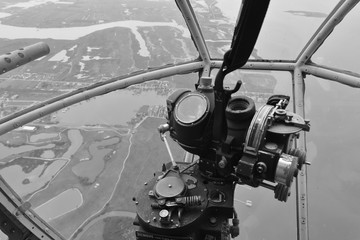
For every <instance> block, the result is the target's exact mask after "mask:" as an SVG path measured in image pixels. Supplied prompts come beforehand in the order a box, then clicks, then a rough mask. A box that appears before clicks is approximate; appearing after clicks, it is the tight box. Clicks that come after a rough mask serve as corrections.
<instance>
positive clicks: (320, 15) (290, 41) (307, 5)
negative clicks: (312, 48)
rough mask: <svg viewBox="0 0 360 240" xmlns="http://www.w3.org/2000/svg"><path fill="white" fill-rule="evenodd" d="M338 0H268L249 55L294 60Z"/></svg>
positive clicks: (254, 57)
mask: <svg viewBox="0 0 360 240" xmlns="http://www.w3.org/2000/svg"><path fill="white" fill-rule="evenodd" d="M337 2H338V1H337V0H331V1H322V0H316V1H314V0H306V1H304V0H299V1H287V0H280V1H271V2H270V5H269V9H268V12H267V14H266V17H265V20H264V23H263V26H262V29H261V32H260V35H259V38H258V40H257V42H256V45H255V49H254V53H253V55H252V56H251V58H253V59H256V58H262V59H286V60H295V59H296V57H297V56H298V54H299V53H300V51H301V50H302V48H303V47H304V46H305V44H306V43H307V42H308V40H309V38H310V37H311V36H312V35H313V34H314V32H315V31H316V30H317V28H318V27H319V26H320V24H321V23H322V22H323V21H324V20H325V18H326V16H327V15H328V14H329V13H330V12H331V10H332V9H333V8H334V7H335V5H336V3H337Z"/></svg>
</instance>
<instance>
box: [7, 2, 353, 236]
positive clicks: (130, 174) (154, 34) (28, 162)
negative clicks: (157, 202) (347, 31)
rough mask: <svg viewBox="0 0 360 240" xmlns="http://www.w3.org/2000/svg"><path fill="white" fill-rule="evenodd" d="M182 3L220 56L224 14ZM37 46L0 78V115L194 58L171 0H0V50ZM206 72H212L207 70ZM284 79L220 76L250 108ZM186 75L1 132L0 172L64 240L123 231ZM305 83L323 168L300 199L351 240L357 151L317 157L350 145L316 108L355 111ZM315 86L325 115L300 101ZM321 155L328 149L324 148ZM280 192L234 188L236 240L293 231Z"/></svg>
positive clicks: (128, 230) (311, 148) (286, 87)
mask: <svg viewBox="0 0 360 240" xmlns="http://www.w3.org/2000/svg"><path fill="white" fill-rule="evenodd" d="M190 2H191V4H192V5H193V7H194V10H195V11H196V14H197V17H198V18H199V22H200V24H202V25H203V28H202V30H203V31H204V36H205V37H206V39H207V42H208V43H209V45H208V47H209V48H210V49H209V50H210V52H213V53H214V55H213V56H216V57H217V58H221V57H222V56H223V54H224V53H225V51H226V50H227V49H228V48H229V44H230V40H231V37H232V32H233V26H234V21H235V19H230V18H229V17H228V16H227V15H226V14H225V12H222V11H221V8H220V7H219V6H218V1H216V0H202V1H190ZM286 14H293V15H294V16H295V17H299V18H301V17H303V18H304V17H308V18H311V17H316V18H323V17H324V16H326V14H323V13H320V12H316V14H312V15H311V14H309V13H307V14H305V15H304V14H303V12H297V11H290V10H289V11H288V12H286ZM208 19H210V21H207V20H208ZM214 26H216V29H217V31H214ZM37 42H45V43H46V44H48V45H49V47H50V54H48V55H47V56H44V57H42V58H40V59H37V60H35V61H33V62H31V63H28V64H26V65H24V66H22V67H19V68H17V69H15V70H13V71H11V72H8V73H5V74H2V75H1V76H0V119H1V118H4V117H6V116H10V115H11V114H14V113H15V112H18V111H20V110H23V109H26V108H29V107H32V106H35V105H37V104H40V103H41V102H42V101H46V100H49V99H53V98H55V97H58V96H61V95H63V94H67V93H71V92H72V91H75V90H78V89H81V88H84V87H88V86H91V85H92V84H96V83H102V82H106V81H117V80H118V79H119V76H124V75H127V74H129V73H132V72H137V71H139V72H141V71H143V70H147V69H152V68H155V67H161V66H165V65H167V64H179V63H182V62H187V61H190V60H194V59H197V58H198V52H197V50H196V47H195V46H194V44H193V41H192V39H191V35H190V32H189V31H188V29H187V26H186V23H185V21H184V19H183V16H182V14H181V12H180V11H179V9H178V8H177V6H176V3H175V2H174V1H170V0H169V1H167V0H164V1H160V0H147V1H143V0H122V1H118V0H30V1H24V0H12V1H2V0H0V54H3V53H6V52H9V51H12V50H15V49H18V48H20V47H24V46H28V45H31V44H34V43H37ZM252 58H256V59H261V52H260V51H257V50H256V49H254V51H253V53H252ZM211 75H212V76H213V77H214V76H215V75H216V71H215V70H214V71H213V72H212V73H211ZM290 75H291V74H290V73H275V72H270V71H258V72H255V73H254V71H253V72H251V73H250V72H249V71H245V70H244V71H242V70H241V71H235V72H234V73H232V74H231V78H230V79H228V84H229V85H233V84H235V82H236V80H238V79H241V80H242V81H243V86H242V89H241V93H242V94H245V95H247V96H249V97H251V98H252V99H254V100H255V102H256V106H257V107H259V106H261V105H262V104H264V103H266V100H267V99H268V97H270V96H271V95H273V94H285V93H286V94H289V95H291V91H292V83H291V82H290V81H283V80H284V79H286V80H289V79H291V76H290ZM198 78H199V75H198V73H197V72H195V73H192V72H191V73H188V74H184V75H176V76H172V77H165V78H162V79H157V80H153V81H148V82H144V83H142V84H137V85H133V86H130V87H128V88H126V89H123V90H118V91H114V92H111V93H108V94H105V95H103V96H99V97H96V98H91V99H88V100H86V101H83V102H79V103H76V104H74V105H72V106H66V107H64V108H63V109H61V110H59V111H56V112H53V113H51V114H49V115H46V116H43V117H41V118H39V119H37V120H36V121H34V122H32V123H29V124H27V125H26V126H21V127H20V128H18V129H16V130H14V131H11V132H9V133H6V134H4V135H2V136H0V152H1V156H0V175H1V177H2V178H3V179H4V180H5V181H6V182H7V183H9V185H10V186H11V188H13V190H14V191H15V192H16V193H17V195H19V196H20V197H21V198H22V199H23V201H25V202H29V203H30V204H31V209H32V210H33V211H34V212H35V213H36V214H37V215H38V216H39V217H41V218H42V219H43V220H44V221H45V222H47V223H48V224H49V225H50V226H51V227H52V228H54V229H55V230H56V231H57V232H59V234H61V235H62V236H63V237H64V239H74V240H75V239H76V240H85V239H100V240H101V239H103V240H112V239H135V235H134V231H135V227H134V226H133V220H134V217H135V215H136V214H135V211H136V208H135V204H134V201H133V200H132V199H133V197H134V196H135V195H136V194H137V191H138V190H139V189H140V188H141V186H143V184H144V183H145V182H146V181H148V180H149V178H151V177H152V176H153V174H154V172H156V171H159V170H160V169H161V166H162V164H163V163H167V162H169V161H170V159H169V154H168V153H167V150H166V147H165V145H164V143H163V142H162V141H161V139H160V135H159V132H158V130H157V128H158V127H159V125H160V124H163V123H165V122H166V119H165V117H166V98H167V97H168V96H169V95H170V94H171V93H172V92H174V91H175V90H176V89H179V88H188V89H193V88H194V84H195V83H196V82H197V80H198ZM309 79H311V80H314V81H309V85H310V86H311V88H309V91H308V94H309V95H307V98H306V101H307V102H306V103H307V104H308V105H309V106H310V107H309V109H310V110H309V112H307V113H309V115H310V116H311V119H312V124H314V125H315V126H318V130H315V131H314V132H315V133H314V135H310V136H309V138H308V158H309V160H310V161H314V160H315V159H316V158H317V157H318V156H321V158H328V159H329V162H330V163H331V164H329V165H327V166H326V167H323V165H317V163H318V162H317V160H316V161H314V162H315V164H314V166H312V169H313V170H314V173H313V175H312V177H311V178H310V179H312V180H314V182H316V183H321V184H323V185H321V186H320V185H314V186H313V188H312V189H310V191H311V192H313V193H315V195H316V194H317V193H319V191H320V190H323V191H324V195H323V196H324V197H323V198H322V197H321V196H317V198H316V199H315V200H314V201H313V202H312V204H313V206H314V208H313V209H314V212H315V213H314V215H322V214H323V215H324V216H325V217H323V218H321V219H320V218H317V219H316V220H314V223H316V224H317V225H316V227H313V228H312V230H314V232H315V234H314V236H316V237H319V238H320V237H324V235H322V234H325V233H323V232H326V230H329V228H332V231H333V232H332V233H331V232H330V233H328V234H329V235H331V234H334V235H333V236H335V237H341V236H343V234H342V233H341V232H347V233H348V235H347V236H348V238H344V239H349V240H351V239H356V237H358V236H360V233H359V231H358V229H357V228H356V225H357V223H358V220H360V209H359V207H357V201H356V199H357V198H358V197H360V192H359V186H360V185H358V183H360V178H359V177H358V174H357V172H356V170H360V165H359V162H358V161H357V162H356V161H355V160H356V158H358V157H357V155H356V153H355V152H354V151H350V150H349V149H347V150H348V152H347V154H348V158H351V159H352V161H348V166H346V167H349V166H350V167H351V168H352V169H351V170H348V169H347V168H346V167H345V166H344V165H343V164H342V163H340V162H339V161H337V160H338V159H340V158H342V157H343V154H342V153H343V152H344V151H345V150H343V152H341V151H340V150H339V151H338V152H336V153H330V154H329V153H328V149H330V148H332V149H335V148H337V147H338V146H339V145H344V144H345V143H349V144H350V142H351V143H353V142H355V143H356V141H357V139H356V134H351V132H352V129H345V127H344V129H331V127H332V126H333V122H330V121H329V122H328V123H324V121H323V119H322V116H327V118H329V119H330V118H331V119H333V120H334V121H336V122H342V121H349V122H347V124H346V125H349V126H350V125H351V124H354V122H356V120H357V119H359V116H360V115H359V114H360V112H359V111H355V112H354V113H353V117H354V120H353V121H354V122H350V121H351V119H350V120H349V118H346V117H344V116H346V114H348V112H350V111H352V110H353V109H356V107H357V106H356V104H355V103H354V102H352V101H350V100H349V99H348V98H347V97H348V96H353V97H354V96H355V95H356V93H354V92H351V91H349V92H348V90H344V89H342V88H341V89H340V90H339V92H337V91H336V90H334V89H335V87H334V85H326V84H321V83H319V82H318V80H317V79H315V77H314V78H309ZM320 91H324V92H325V93H324V96H326V97H327V99H334V100H335V99H340V100H341V101H340V106H341V110H339V111H338V112H335V111H334V110H331V109H330V108H327V104H328V102H327V101H326V100H324V99H316V98H315V97H314V98H310V97H309V96H310V95H312V96H317V94H318V92H320ZM334 92H335V94H334ZM356 96H358V95H356ZM356 96H355V97H356ZM324 106H326V107H324ZM319 112H320V114H319ZM338 113H339V114H338ZM319 115H320V116H319ZM329 129H331V131H334V134H336V135H337V136H340V137H339V138H334V139H333V141H334V142H331V143H330V144H329V146H330V147H329V146H328V145H326V144H325V143H324V141H323V139H324V138H325V139H332V136H331V135H330V134H329V133H328V132H329ZM356 131H357V130H356ZM315 134H317V135H315ZM348 135H352V136H353V138H348ZM169 139H170V138H169ZM320 142H321V144H320ZM169 143H170V148H171V150H172V153H173V155H174V158H175V159H176V160H177V161H182V160H183V159H184V156H185V151H184V150H183V149H181V148H180V147H179V146H178V145H177V144H176V143H175V142H174V141H171V139H170V140H169ZM321 154H323V155H321ZM332 154H334V155H336V157H335V156H334V157H333V158H332V157H331V156H329V155H332ZM344 155H345V154H344ZM335 158H336V159H335ZM339 165H340V167H339ZM338 169H340V170H341V171H340V173H339V175H336V176H335V177H334V179H333V181H334V182H335V183H334V188H332V187H330V186H328V185H327V182H326V181H325V180H324V179H325V178H327V176H328V175H329V172H331V173H333V172H335V171H337V170H338ZM315 172H316V174H315ZM324 186H325V187H324ZM336 191H339V192H341V193H344V194H343V195H341V194H340V195H339V194H336ZM292 193H293V194H292V198H291V199H290V200H289V202H288V203H286V204H283V203H278V202H275V200H274V199H273V193H272V192H270V191H268V190H262V189H257V190H254V189H253V188H250V187H239V188H237V191H236V199H235V203H236V206H235V207H236V208H237V209H239V211H238V212H240V213H241V224H240V229H241V235H240V237H239V238H237V239H244V240H248V239H289V237H293V238H295V236H296V219H295V217H294V216H295V197H294V196H295V190H293V191H292ZM346 196H351V197H346ZM324 199H326V200H328V201H329V203H328V206H334V205H336V206H338V207H337V208H332V207H331V208H332V209H333V210H334V211H333V212H331V213H329V212H328V210H326V209H327V208H325V207H324V208H323V205H324V206H326V205H327V204H326V203H324ZM339 203H345V204H339ZM274 212H275V213H274ZM274 215H276V216H277V217H278V219H280V220H277V221H279V225H280V224H282V226H281V228H282V229H281V231H283V232H282V234H283V235H279V232H278V231H279V230H278V229H276V228H274V226H273V225H271V224H269V222H272V221H274V219H273V218H274ZM289 216H290V217H291V219H289ZM335 216H338V217H339V218H340V219H341V220H342V221H343V222H344V224H343V225H345V227H344V230H342V231H340V230H339V231H336V229H337V228H336V227H335V228H334V225H335V226H338V225H337V224H336V222H335ZM342 227H343V226H342ZM259 228H261V229H262V231H258V229H259ZM334 232H335V233H334ZM265 235H266V236H265ZM331 239H335V238H331Z"/></svg>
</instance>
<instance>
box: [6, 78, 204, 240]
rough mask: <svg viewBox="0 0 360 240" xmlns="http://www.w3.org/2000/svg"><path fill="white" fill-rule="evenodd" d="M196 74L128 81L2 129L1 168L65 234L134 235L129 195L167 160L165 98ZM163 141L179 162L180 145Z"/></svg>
mask: <svg viewBox="0 0 360 240" xmlns="http://www.w3.org/2000/svg"><path fill="white" fill-rule="evenodd" d="M197 80H198V75H197V74H196V73H192V74H185V75H178V76H174V77H169V78H165V79H161V80H157V81H150V82H146V83H143V84H139V85H134V86H131V87H129V88H128V89H125V90H119V91H116V92H111V93H108V94H106V95H102V96H100V97H96V98H93V99H90V100H88V101H84V102H81V103H78V104H75V105H72V106H70V107H67V108H65V109H62V110H60V111H58V112H55V113H52V114H50V115H48V116H45V117H43V118H41V119H38V120H37V121H34V122H32V123H29V124H26V125H25V126H23V127H21V128H19V129H16V130H14V131H11V132H9V133H7V134H5V135H2V136H0V150H1V153H2V154H1V159H0V175H1V176H2V177H3V178H4V179H5V181H6V182H7V183H8V184H9V185H10V187H11V188H12V189H14V190H15V191H16V193H17V194H18V195H20V197H21V198H22V199H23V200H24V201H28V202H30V203H31V206H32V210H34V211H35V212H36V213H37V214H38V215H39V216H40V217H41V218H43V219H44V220H45V221H46V222H47V223H49V224H50V225H51V226H52V227H54V228H55V229H56V230H58V231H59V232H60V234H62V235H63V236H64V237H65V238H66V239H67V238H69V237H70V236H71V235H72V234H74V235H75V234H76V235H78V236H81V238H79V239H101V236H103V234H104V235H106V237H108V238H115V237H116V238H118V239H128V238H125V237H124V238H122V236H128V237H129V236H132V237H134V236H135V235H134V233H133V232H131V234H130V233H129V231H130V229H134V227H133V226H132V221H133V220H134V217H135V204H134V202H133V201H132V198H133V197H134V196H136V194H137V191H138V190H139V188H140V187H141V186H143V183H144V182H146V181H149V180H150V178H151V177H152V176H153V173H154V172H156V171H160V170H161V165H162V163H165V162H168V161H170V159H169V154H168V153H167V150H166V146H165V145H164V143H163V142H162V141H161V140H160V136H159V132H158V130H157V128H158V126H159V125H160V124H163V123H165V122H166V120H165V114H166V111H165V108H166V99H167V97H168V95H169V94H170V93H172V92H173V91H175V89H177V88H183V87H186V88H190V89H193V86H194V83H196V82H197ZM168 141H169V144H170V147H171V150H172V153H173V156H174V158H175V159H176V160H177V161H182V159H183V156H184V151H183V150H182V149H181V148H180V147H179V146H178V145H176V144H175V143H174V142H173V141H172V140H171V138H168ZM102 214H104V215H102ZM87 219H88V221H87ZM89 219H91V221H90V220H89ZM103 219H104V221H103ZM114 225H116V226H117V227H114ZM120 225H121V226H123V227H124V228H122V227H121V226H120ZM109 229H116V232H114V231H110V230H109ZM120 229H122V230H120ZM119 231H120V232H119ZM90 236H93V237H90Z"/></svg>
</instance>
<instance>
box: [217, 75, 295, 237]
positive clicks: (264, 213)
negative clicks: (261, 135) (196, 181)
mask: <svg viewBox="0 0 360 240" xmlns="http://www.w3.org/2000/svg"><path fill="white" fill-rule="evenodd" d="M216 73H217V71H216V70H213V71H212V75H213V77H214V78H215V76H216ZM237 80H241V81H242V82H243V84H242V87H241V88H240V90H239V92H238V93H237V94H236V95H239V94H241V95H245V96H248V97H250V98H252V99H253V100H254V101H255V105H256V109H259V108H260V107H261V106H262V105H264V104H266V101H267V99H268V98H269V97H270V96H272V95H275V94H283V95H288V96H290V97H291V102H290V104H289V105H288V107H287V110H290V111H292V109H293V106H292V80H291V74H290V73H289V72H278V71H249V70H236V71H234V72H232V73H230V74H228V75H227V76H226V78H225V81H224V85H225V86H228V87H230V88H233V87H234V86H235V83H236V81H237ZM295 196H296V194H295V182H294V183H293V185H292V189H291V196H290V197H289V198H288V201H287V202H286V203H284V202H279V201H278V200H276V199H275V198H274V192H273V191H270V190H268V189H265V188H263V187H258V188H252V187H249V186H243V185H239V186H237V188H236V192H235V201H234V207H235V210H236V211H237V213H238V215H239V219H240V236H239V237H238V238H237V239H284V240H285V239H295V238H296V197H295ZM274 219H276V223H275V222H274ZM279 226H281V231H280V232H279ZM259 229H261V230H259Z"/></svg>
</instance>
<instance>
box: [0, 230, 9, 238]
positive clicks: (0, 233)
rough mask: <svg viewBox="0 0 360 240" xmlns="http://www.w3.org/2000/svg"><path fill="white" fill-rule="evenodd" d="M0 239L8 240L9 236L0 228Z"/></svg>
mask: <svg viewBox="0 0 360 240" xmlns="http://www.w3.org/2000/svg"><path fill="white" fill-rule="evenodd" d="M0 239H1V240H8V239H9V237H8V236H7V235H6V234H5V233H3V231H1V230H0Z"/></svg>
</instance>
